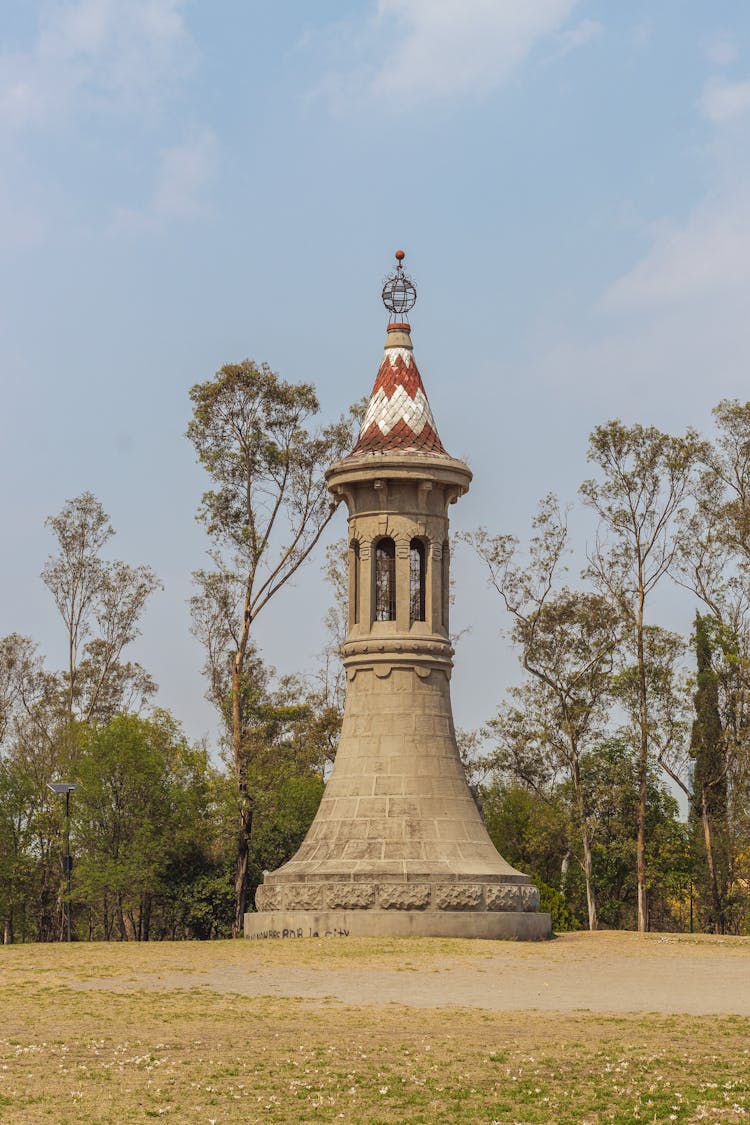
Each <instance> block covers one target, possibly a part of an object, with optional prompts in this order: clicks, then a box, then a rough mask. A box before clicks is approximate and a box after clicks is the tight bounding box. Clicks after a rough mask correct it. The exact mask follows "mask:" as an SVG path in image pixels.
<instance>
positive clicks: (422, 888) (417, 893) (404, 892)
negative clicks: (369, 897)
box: [378, 883, 432, 910]
mask: <svg viewBox="0 0 750 1125" xmlns="http://www.w3.org/2000/svg"><path fill="white" fill-rule="evenodd" d="M431 894H432V891H431V888H430V886H429V884H426V883H385V884H383V883H381V885H380V888H379V894H378V906H379V907H380V908H381V909H382V910H426V909H427V908H428V906H429V905H430V897H431Z"/></svg>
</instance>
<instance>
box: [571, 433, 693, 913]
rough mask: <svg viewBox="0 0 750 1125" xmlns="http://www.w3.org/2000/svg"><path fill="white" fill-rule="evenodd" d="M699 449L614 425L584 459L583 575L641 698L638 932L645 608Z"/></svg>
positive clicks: (646, 715) (663, 567) (669, 558)
mask: <svg viewBox="0 0 750 1125" xmlns="http://www.w3.org/2000/svg"><path fill="white" fill-rule="evenodd" d="M703 449H704V446H703V444H702V443H701V442H700V440H699V439H698V436H697V434H696V433H695V432H694V431H692V430H689V431H688V432H687V433H686V434H685V436H684V437H672V436H670V435H669V434H665V433H662V432H661V431H660V430H658V429H656V428H654V427H653V426H649V427H644V426H641V425H634V426H625V425H623V423H622V422H619V421H612V422H608V423H606V425H603V426H597V427H596V429H595V430H594V431H593V433H592V434H591V436H590V439H589V451H588V459H589V461H591V462H592V463H593V464H594V465H595V466H596V467H597V468H598V469H599V473H600V476H599V478H598V479H596V480H593V479H592V480H587V481H585V482H584V483H583V484H582V485H581V494H582V496H583V498H584V500H585V502H586V503H587V504H588V505H589V506H590V507H591V508H593V510H594V511H595V512H596V513H597V515H598V516H599V530H598V532H597V536H596V542H595V545H594V547H593V550H592V551H591V552H590V555H589V565H588V568H587V573H588V574H589V576H590V577H591V578H592V579H593V580H594V582H595V583H596V584H597V585H598V587H599V589H600V590H601V592H602V593H603V595H604V596H605V597H606V598H607V599H608V600H609V601H610V603H611V604H612V606H613V607H615V609H616V610H617V612H618V613H619V614H620V616H621V619H622V622H623V625H624V628H625V636H626V643H627V644H628V645H629V647H630V650H631V653H632V656H633V660H634V664H635V669H636V678H637V683H636V691H637V701H638V722H637V726H638V734H637V739H638V792H639V799H638V817H637V820H638V830H637V831H638V836H637V846H636V876H637V884H638V929H639V931H641V932H643V931H645V930H646V929H647V928H648V906H647V894H646V805H647V782H648V767H649V754H650V749H651V718H650V703H651V695H650V692H649V685H648V676H647V666H646V652H645V630H646V627H647V617H646V612H647V603H648V601H649V598H650V597H651V595H652V594H653V593H654V591H655V589H656V588H657V586H658V585H659V583H660V582H661V581H662V579H663V578H664V577H665V576H666V575H667V573H668V572H669V570H670V567H671V566H672V564H673V562H674V560H675V557H676V554H677V546H678V544H677V539H676V537H675V534H674V532H675V524H676V521H677V520H678V518H679V517H680V514H681V512H682V511H683V510H684V509H685V508H686V507H687V505H688V502H689V498H690V493H691V488H692V486H693V483H694V480H695V473H696V464H697V461H698V458H699V457H700V455H701V454H702V452H703Z"/></svg>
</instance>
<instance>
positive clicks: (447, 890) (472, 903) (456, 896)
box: [432, 883, 482, 910]
mask: <svg viewBox="0 0 750 1125" xmlns="http://www.w3.org/2000/svg"><path fill="white" fill-rule="evenodd" d="M432 899H433V902H434V904H435V906H436V907H437V909H438V910H478V909H480V907H481V905H482V888H481V886H477V885H475V884H472V883H464V884H460V883H449V884H447V885H446V886H439V885H438V886H436V887H435V888H434V890H433V893H432Z"/></svg>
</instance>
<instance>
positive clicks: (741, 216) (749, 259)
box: [602, 194, 750, 310]
mask: <svg viewBox="0 0 750 1125" xmlns="http://www.w3.org/2000/svg"><path fill="white" fill-rule="evenodd" d="M748 283H750V198H748V196H747V194H739V195H735V196H733V197H731V198H725V197H723V196H722V197H716V198H711V199H709V200H706V201H704V202H703V203H702V204H701V205H700V206H699V207H698V208H696V210H695V211H694V212H693V214H692V215H691V216H690V217H689V219H688V220H687V222H686V223H685V224H684V225H682V226H677V227H671V228H662V229H661V230H659V231H657V233H656V236H655V239H654V245H653V247H652V249H651V250H650V251H649V253H648V254H647V255H646V256H645V258H643V260H642V261H640V262H639V263H638V264H637V265H636V266H635V267H634V268H633V269H632V270H630V271H629V272H628V273H626V274H624V275H623V276H622V277H620V278H619V279H618V280H617V281H615V282H614V284H613V285H611V286H610V287H609V289H608V290H607V292H606V293H605V295H604V297H603V301H602V304H603V306H604V307H605V308H609V309H611V310H615V309H625V308H634V307H644V306H660V307H663V306H664V305H668V304H677V303H684V302H687V301H695V300H697V299H702V298H706V297H708V296H711V295H714V294H717V293H720V292H725V291H728V290H732V289H736V288H737V287H738V286H742V287H745V286H747V285H748Z"/></svg>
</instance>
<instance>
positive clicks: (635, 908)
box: [0, 360, 750, 942]
mask: <svg viewBox="0 0 750 1125" xmlns="http://www.w3.org/2000/svg"><path fill="white" fill-rule="evenodd" d="M190 393H191V400H192V404H193V416H192V420H191V422H190V426H189V428H188V435H187V436H188V438H189V440H190V441H191V443H192V445H193V447H194V449H195V453H196V456H197V458H198V460H199V462H200V463H201V464H202V465H203V467H204V468H205V470H206V472H207V474H208V480H209V487H208V489H207V490H206V492H205V493H204V495H203V498H202V501H201V504H200V507H199V509H198V516H197V518H198V519H199V520H200V522H201V523H202V524H203V526H204V528H205V531H206V535H207V541H208V558H209V565H208V566H207V567H205V568H203V569H201V570H199V571H198V572H196V574H195V575H194V583H195V584H194V594H193V597H192V598H191V603H190V609H191V621H192V631H193V633H194V635H195V636H196V637H197V638H198V640H199V641H200V643H201V645H202V648H203V652H204V655H205V661H204V669H203V670H204V674H205V678H206V685H207V697H208V698H209V699H210V700H211V702H212V703H213V704H214V706H215V709H216V714H217V719H218V730H219V739H218V741H219V748H220V752H219V756H218V759H214V758H213V757H212V756H211V755H210V754H209V753H208V751H207V748H206V747H205V746H204V745H195V744H191V743H190V741H189V740H188V739H187V738H186V737H185V735H184V733H183V732H182V730H181V727H180V724H179V721H178V719H177V718H175V717H174V716H172V715H170V714H168V713H167V712H165V711H164V710H162V709H160V708H158V707H156V706H155V705H154V699H155V695H156V691H157V685H156V683H155V681H154V680H153V678H152V676H151V674H150V673H149V672H148V671H147V670H145V669H144V668H142V667H141V666H140V665H139V664H138V663H137V662H135V661H133V660H130V659H129V658H128V650H129V646H131V645H132V643H133V641H134V640H135V639H136V637H137V636H138V635H139V628H140V622H141V619H142V615H143V613H144V611H145V609H146V606H147V604H148V602H149V599H150V598H151V597H152V596H153V595H154V594H155V593H156V592H157V590H158V589H159V588H160V582H159V580H158V578H157V576H156V575H155V574H154V573H153V571H152V570H151V569H150V568H149V567H147V566H142V565H141V566H132V565H130V564H127V563H124V562H120V561H111V560H108V559H107V557H106V556H107V554H108V552H109V549H110V547H111V540H112V538H113V535H114V530H113V528H112V527H111V525H110V522H109V519H108V517H107V515H106V513H105V512H104V509H103V507H102V505H101V503H100V502H99V500H97V499H96V497H94V496H93V495H92V494H91V493H89V492H86V493H84V494H82V495H81V496H78V497H76V498H74V499H72V500H70V501H68V502H67V503H66V504H65V506H64V507H63V509H62V510H61V511H60V512H59V513H58V514H57V515H55V516H52V517H50V519H49V520H48V521H47V523H48V527H49V530H50V532H51V534H52V537H53V540H54V551H53V554H52V555H51V556H50V558H49V559H48V561H47V563H46V565H45V566H44V569H43V571H42V580H43V582H44V584H45V586H46V587H47V589H48V591H49V594H50V595H51V606H52V605H54V606H55V607H56V609H57V612H58V614H59V617H60V621H61V628H62V629H63V630H64V635H65V637H66V641H67V644H66V654H67V660H66V665H65V667H64V668H62V669H57V670H51V669H49V668H48V667H47V665H46V662H45V660H44V659H43V656H42V654H40V653H39V651H38V648H37V646H35V644H34V643H33V641H32V640H31V639H30V638H28V637H23V636H19V635H17V634H11V635H9V636H6V637H3V638H0V924H1V925H2V930H3V939H4V941H5V942H12V941H30V940H37V941H51V940H59V939H61V938H63V937H64V936H65V929H66V921H67V919H68V918H70V919H71V921H72V930H73V933H74V936H75V937H76V938H77V939H79V940H85V939H90V940H96V939H104V940H110V939H111V940H149V939H158V938H211V937H218V936H225V935H229V934H234V935H237V934H239V933H241V927H242V917H243V914H244V912H245V911H246V910H247V909H249V908H251V905H252V901H253V894H254V891H255V888H256V887H257V885H258V884H259V883H260V881H261V879H262V875H263V871H264V870H269V869H273V868H275V867H278V866H279V865H280V864H281V863H283V862H285V860H286V859H288V858H289V857H290V856H291V855H292V854H293V853H294V851H295V850H296V849H297V847H298V846H299V844H300V843H301V841H302V839H303V837H304V835H305V832H306V831H307V828H308V827H309V824H310V822H311V821H312V818H313V817H314V815H315V812H316V810H317V806H318V803H319V801H320V798H321V795H322V792H323V788H324V785H325V779H326V776H327V772H328V771H329V769H330V766H331V763H332V762H333V761H334V759H335V753H336V745H337V741H338V736H339V731H340V725H341V716H342V709H343V698H344V687H343V678H342V673H341V665H340V661H339V658H338V648H339V646H340V644H341V642H342V641H343V639H344V635H345V628H346V624H345V623H346V590H347V579H346V559H345V547H344V548H343V549H342V548H341V546H338V547H333V548H329V551H328V555H327V560H326V563H325V570H326V573H327V577H328V578H329V579H330V583H331V586H332V594H333V597H332V605H331V608H330V609H329V611H328V613H327V616H326V626H327V632H328V642H327V644H326V646H325V649H324V650H323V652H322V653H321V656H320V660H319V662H318V664H317V666H316V667H315V668H314V669H313V670H311V671H308V672H307V674H306V675H304V676H300V675H293V674H289V673H288V671H287V673H286V674H283V675H277V674H276V673H275V672H274V671H273V670H272V669H270V668H269V667H267V665H266V664H265V663H264V662H263V660H262V658H261V655H260V654H259V652H258V650H257V648H256V646H255V643H254V639H255V631H254V626H255V622H256V620H257V619H258V616H259V615H260V614H261V613H262V612H263V610H264V609H265V608H266V606H267V605H268V604H269V603H270V602H271V601H272V599H278V596H279V595H280V594H283V589H284V586H285V584H286V583H287V582H288V581H289V579H290V578H291V577H292V576H293V575H294V574H295V573H296V572H297V571H298V570H299V568H300V567H301V566H302V565H303V564H304V563H305V561H306V560H307V559H308V558H309V557H310V555H311V554H312V552H313V551H314V550H315V549H316V547H317V546H318V545H319V543H320V540H321V537H322V536H323V534H324V532H325V530H326V528H327V526H328V524H329V522H330V520H331V518H332V515H333V512H334V510H335V508H334V506H333V505H332V504H331V502H330V497H329V495H328V492H327V489H326V487H325V479H324V471H325V469H326V468H327V466H328V465H329V464H330V463H331V462H332V461H334V460H336V459H337V458H339V457H341V456H343V455H345V454H346V453H347V452H348V450H349V449H350V448H351V446H352V444H353V435H354V427H355V425H356V421H357V418H358V417H359V416H360V415H361V404H360V405H358V406H354V407H352V409H351V410H350V412H349V413H348V415H346V416H344V417H342V418H340V419H339V420H338V422H336V423H334V424H330V425H321V424H320V423H319V422H318V416H319V403H318V399H317V395H316V392H315V389H314V388H313V387H312V386H311V385H310V384H290V383H287V382H284V381H283V380H281V379H280V378H279V377H278V376H277V375H276V374H275V373H274V372H272V371H271V370H270V369H269V368H268V367H267V366H266V365H256V364H254V363H252V362H251V361H247V360H246V361H244V362H243V363H241V364H233V365H228V366H226V367H223V368H222V369H221V370H220V371H219V372H217V374H216V375H215V376H214V377H213V378H212V379H209V380H207V381H206V382H204V383H201V384H198V385H197V386H195V387H193V389H192V391H191V392H190ZM715 414H716V423H717V431H716V436H715V438H714V439H713V440H712V441H706V440H705V439H702V438H700V437H699V435H697V434H696V433H694V432H692V431H690V432H688V433H687V434H685V435H683V436H680V437H674V436H671V435H668V434H664V433H662V432H660V431H658V430H656V429H654V428H653V427H648V428H646V427H642V426H638V425H636V426H631V427H626V426H624V425H622V424H621V423H619V422H610V423H608V424H607V425H605V426H601V427H598V428H597V429H596V430H595V431H594V433H593V434H592V435H591V439H590V446H589V460H590V462H591V464H592V466H593V470H594V475H593V476H592V479H591V480H588V481H586V482H584V484H583V485H582V486H581V490H580V504H582V505H583V506H584V507H585V508H587V509H589V510H590V512H592V513H593V515H594V517H595V521H596V525H597V531H596V535H595V538H594V541H593V545H589V547H588V550H587V551H586V552H585V562H584V565H583V567H582V570H581V573H580V574H576V575H575V579H574V580H572V579H571V577H570V563H571V560H572V558H574V557H575V555H573V554H572V552H573V549H574V548H575V547H577V546H579V545H578V544H576V543H574V542H573V541H572V539H573V537H572V535H571V532H570V529H569V523H570V522H571V521H570V509H565V508H563V507H561V505H560V504H559V502H558V501H557V500H556V498H555V497H553V496H548V497H546V498H545V499H544V500H543V501H542V502H541V504H540V506H539V510H538V513H537V515H536V517H535V519H534V521H533V526H532V532H531V536H530V538H529V542H528V544H527V545H526V546H525V548H524V547H522V545H521V544H520V543H519V541H518V540H516V539H515V538H514V537H512V536H510V535H508V534H498V533H496V532H491V531H488V530H487V529H485V528H480V529H478V530H476V531H474V532H472V533H470V534H466V535H463V536H461V537H460V540H461V541H462V542H463V543H464V544H467V545H468V546H469V548H470V549H471V550H472V551H474V552H475V553H476V555H477V556H478V558H479V559H480V560H481V562H482V564H483V566H484V567H485V568H486V572H487V575H488V579H489V581H490V584H491V587H492V588H493V589H494V591H495V592H496V594H497V596H498V599H499V604H498V610H499V611H500V612H499V617H500V616H502V619H503V620H505V621H506V622H509V629H508V631H509V634H510V638H511V640H512V642H513V644H514V645H515V646H516V648H517V651H518V654H519V659H520V665H521V670H522V678H521V682H520V683H519V684H518V685H517V686H516V687H514V688H512V689H511V690H510V691H509V692H508V693H507V694H506V698H505V699H504V700H503V701H502V703H501V704H500V706H499V709H498V712H497V714H496V716H495V717H494V718H492V719H491V720H490V721H489V722H487V723H486V724H485V725H484V726H483V727H481V728H480V729H478V730H476V731H472V732H464V733H463V734H462V736H461V747H462V753H463V755H464V760H465V763H466V766H467V771H468V773H469V777H470V780H471V782H472V785H473V787H474V790H475V792H476V794H477V798H478V800H479V802H480V804H481V806H482V808H483V813H484V817H485V822H486V824H487V827H488V829H489V831H490V835H491V836H492V838H493V840H494V841H495V843H496V844H497V846H498V848H499V850H500V851H501V852H502V854H503V855H504V856H505V857H506V858H507V859H508V860H509V861H510V862H512V863H514V864H516V865H517V866H519V867H521V868H522V869H523V870H526V871H530V872H531V873H532V875H533V876H534V878H535V879H536V880H537V882H538V883H539V885H540V888H541V890H542V898H543V904H544V905H545V906H546V908H547V909H550V910H551V911H552V913H553V916H554V920H555V925H556V926H557V928H558V929H561V928H577V927H579V926H590V927H591V928H597V927H598V926H600V925H606V926H618V927H633V928H639V929H641V930H644V929H647V928H653V929H687V928H690V927H691V926H692V927H694V928H696V929H708V930H713V931H716V932H734V933H742V932H750V848H749V847H748V841H749V836H748V828H749V827H750V824H749V820H750V801H749V800H748V798H749V796H750V794H749V792H748V790H749V786H750V769H749V767H750V754H749V752H748V735H747V730H746V728H747V716H746V710H747V699H748V692H747V688H748V676H749V675H750V652H749V646H750V631H749V630H748V601H749V600H750V581H749V575H748V565H750V496H748V485H749V484H750V404H746V405H741V404H739V403H736V402H724V403H721V404H720V405H719V407H718V408H717V410H716V412H715ZM578 553H579V555H582V554H584V552H582V551H581V550H580V548H579V552H578ZM667 583H677V584H678V585H680V586H682V587H683V588H685V589H686V590H687V591H689V592H690V594H691V595H692V598H693V602H694V605H695V620H694V623H693V630H692V633H691V634H690V635H689V636H688V635H687V634H686V635H679V634H677V633H675V632H673V631H670V630H668V629H666V628H664V627H663V626H662V625H660V624H659V621H658V617H657V610H658V607H659V605H660V604H661V603H660V602H659V600H658V599H657V600H655V594H656V592H657V589H658V588H659V587H660V586H662V585H665V584H667ZM61 780H62V781H66V782H70V783H72V784H75V786H76V789H75V792H74V794H73V799H72V801H71V822H70V825H69V829H70V840H71V844H72V847H71V850H72V854H73V857H74V860H73V865H72V871H71V872H70V887H71V890H70V894H68V891H67V875H68V872H67V871H66V868H65V834H66V827H67V826H66V824H65V816H64V813H65V803H64V801H62V800H61V799H60V796H59V795H58V794H55V793H54V792H53V791H52V790H51V789H50V788H49V785H50V783H54V782H58V781H61ZM676 793H677V794H679V795H680V800H681V801H682V808H680V805H679V802H678V800H677V798H676V796H675V794H676Z"/></svg>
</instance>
